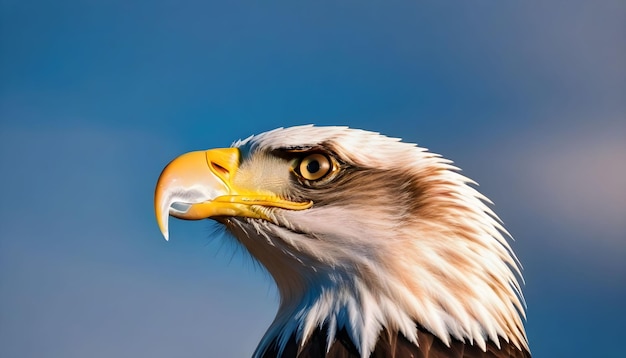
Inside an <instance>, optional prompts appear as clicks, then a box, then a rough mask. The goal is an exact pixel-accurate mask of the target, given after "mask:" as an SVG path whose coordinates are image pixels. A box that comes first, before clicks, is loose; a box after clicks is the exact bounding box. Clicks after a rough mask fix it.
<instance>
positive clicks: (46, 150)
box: [0, 0, 626, 358]
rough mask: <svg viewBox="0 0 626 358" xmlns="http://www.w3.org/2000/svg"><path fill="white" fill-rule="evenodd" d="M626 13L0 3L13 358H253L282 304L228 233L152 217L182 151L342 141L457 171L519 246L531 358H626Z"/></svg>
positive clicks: (2, 340) (5, 256)
mask: <svg viewBox="0 0 626 358" xmlns="http://www.w3.org/2000/svg"><path fill="white" fill-rule="evenodd" d="M625 34H626V5H625V3H624V2H623V1H619V0H616V1H604V0H600V1H579V0H571V1H497V2H488V1H473V2H445V3H444V2H424V1H418V0H411V1H408V0H406V1H405V0H402V1H400V0H398V1H384V2H382V1H379V2H374V1H362V0H358V1H357V0H334V1H324V0H322V1H262V2H261V1H242V0H234V1H219V2H218V1H197V2H193V1H191V2H190V1H174V0H170V1H161V0H159V1H132V2H131V1H126V0H124V1H122V0H111V1H71V0H61V1H55V2H51V1H16V0H1V1H0V120H1V123H0V168H2V169H1V173H2V174H1V175H0V191H1V195H2V200H0V356H2V357H7V358H9V357H59V358H60V357H63V358H71V357H245V356H250V355H251V354H252V352H253V350H254V347H255V346H256V343H257V342H258V341H259V339H260V338H261V336H262V334H263V332H264V330H265V328H266V327H267V326H268V325H269V324H270V322H271V320H272V318H273V315H274V313H275V310H276V308H277V294H276V291H275V289H274V287H273V284H272V282H271V280H270V278H269V277H268V276H267V274H265V273H264V272H263V271H261V270H259V269H257V268H255V265H254V264H253V263H252V262H251V260H250V259H249V258H246V256H245V255H242V254H241V251H240V250H238V249H237V247H236V245H233V244H232V242H231V241H229V240H228V239H226V238H223V237H219V236H218V235H215V234H214V230H215V227H214V224H212V223H211V222H210V221H203V222H180V221H172V222H171V224H170V225H171V240H170V242H165V241H164V240H163V239H162V237H161V236H160V233H159V231H158V228H157V225H156V222H155V220H154V217H153V209H152V195H153V189H154V185H155V182H156V180H157V177H158V175H159V173H160V171H161V169H162V168H163V167H164V165H165V164H167V162H169V160H171V159H172V158H174V157H175V156H177V155H179V154H181V153H183V152H187V151H190V150H197V149H205V148H211V147H223V146H228V145H230V143H231V142H232V141H234V140H235V139H238V138H242V137H247V136H248V135H250V134H254V133H258V132H262V131H265V130H269V129H273V128H275V127H280V126H291V125H295V124H306V123H316V124H320V125H329V124H338V125H349V126H352V127H358V128H363V129H369V130H374V131H379V132H382V133H384V134H387V135H390V136H396V137H402V138H404V139H405V140H406V141H410V142H416V143H419V144H420V145H422V146H425V147H428V148H430V149H432V150H433V151H436V152H439V153H442V154H443V155H445V156H446V157H448V158H450V159H453V160H454V161H455V162H456V163H457V165H459V166H460V167H462V168H463V170H464V173H465V174H467V175H468V176H470V177H472V178H474V179H475V180H477V181H478V182H479V183H480V184H481V187H480V188H481V191H482V192H483V193H485V194H486V195H487V196H489V197H490V198H491V199H493V201H494V202H495V203H496V206H495V209H496V211H497V212H498V213H499V215H500V216H501V217H502V219H503V220H504V222H505V224H506V226H507V228H508V229H509V230H510V232H511V233H512V234H513V235H514V236H515V238H516V241H515V243H514V244H513V247H514V249H515V250H516V252H517V254H518V256H519V258H520V260H521V261H522V263H523V265H524V267H525V270H524V275H525V278H526V286H525V290H524V291H525V294H526V299H527V302H528V322H527V331H528V335H529V338H530V345H531V349H532V351H533V353H534V356H535V357H590V356H593V357H618V356H620V355H623V352H624V351H623V333H624V322H625V321H626V307H625V306H624V302H626V179H625V178H626V65H625V64H626V41H624V39H625Z"/></svg>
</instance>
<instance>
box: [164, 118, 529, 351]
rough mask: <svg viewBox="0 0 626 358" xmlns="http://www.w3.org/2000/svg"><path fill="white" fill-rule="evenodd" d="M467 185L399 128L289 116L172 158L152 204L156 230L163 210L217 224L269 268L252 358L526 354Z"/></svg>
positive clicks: (510, 292) (497, 245)
mask: <svg viewBox="0 0 626 358" xmlns="http://www.w3.org/2000/svg"><path fill="white" fill-rule="evenodd" d="M473 184H474V183H473V182H472V181H471V180H470V179H468V178H466V177H464V176H463V175H461V174H459V172H458V169H457V168H456V167H454V166H453V165H452V162H451V161H449V160H446V159H443V158H442V157H441V156H439V155H437V154H434V153H431V152H429V151H427V150H426V149H424V148H421V147H418V146H416V145H414V144H408V143H404V142H401V141H400V140H399V139H396V138H389V137H386V136H383V135H380V134H378V133H373V132H368V131H363V130H357V129H350V128H346V127H315V126H298V127H291V128H279V129H276V130H273V131H269V132H266V133H263V134H259V135H255V136H251V137H249V138H247V139H245V140H240V141H237V142H235V143H234V144H233V145H232V147H231V148H227V149H212V150H207V151H199V152H191V153H187V154H184V155H182V156H180V157H178V158H176V159H174V160H173V161H172V162H171V163H170V164H168V165H167V167H166V168H165V169H164V170H163V172H162V174H161V176H160V178H159V180H158V183H157V187H156V193H155V210H156V217H157V221H158V224H159V227H160V229H161V231H162V233H163V235H164V236H165V238H166V239H167V238H168V224H167V223H168V216H174V217H176V218H180V219H188V220H197V219H205V218H211V219H214V220H216V221H218V222H219V223H221V224H223V225H224V226H225V227H226V229H227V230H228V231H229V232H230V233H231V234H232V236H233V237H234V238H236V240H237V241H238V242H239V243H240V244H241V245H243V246H244V247H245V248H246V249H247V250H248V251H249V252H250V254H251V255H252V256H253V257H254V258H255V259H256V260H258V261H259V262H260V263H261V264H262V265H263V266H264V267H265V268H266V269H267V270H268V271H269V273H270V274H271V276H272V277H273V278H274V280H275V282H276V285H277V287H278V290H279V293H280V306H279V309H278V312H277V314H276V317H275V319H274V322H273V323H272V324H271V326H270V327H269V329H268V330H267V332H266V334H265V336H264V337H263V339H262V341H261V342H260V344H259V346H258V348H257V350H256V352H255V356H257V357H270V356H285V357H287V356H296V355H301V356H315V355H316V354H318V355H319V356H333V355H334V354H333V352H347V353H346V355H345V356H354V357H369V356H385V355H387V353H388V355H389V356H396V357H400V356H401V354H400V352H402V350H401V349H406V351H407V352H409V351H410V352H413V351H416V352H417V351H419V352H421V353H423V355H417V354H416V355H414V356H416V357H417V356H424V357H427V356H429V355H427V354H426V353H424V352H427V351H434V350H440V351H443V352H444V353H443V354H444V356H446V357H453V356H459V357H462V356H463V353H462V352H461V353H460V355H458V354H457V353H458V352H457V353H455V354H452V353H450V354H446V353H445V351H446V350H450V352H452V350H455V352H456V351H458V349H457V348H458V347H462V348H463V351H465V352H471V351H476V352H478V353H484V354H487V352H495V353H494V354H496V355H494V356H506V357H509V356H511V357H513V356H519V357H526V356H529V355H528V344H527V339H526V334H525V332H524V326H523V322H522V320H523V318H524V315H525V313H524V308H525V305H524V302H523V297H522V294H521V290H520V285H519V281H518V278H519V279H521V275H520V271H519V264H518V262H517V259H516V258H515V255H514V254H513V252H512V250H511V248H510V246H509V244H508V243H507V240H506V236H508V233H507V232H506V230H505V229H504V228H503V226H502V225H501V222H500V220H499V219H498V217H497V216H496V214H495V213H494V212H493V211H492V210H491V209H490V208H489V206H488V204H490V202H489V201H488V199H487V198H486V197H484V196H483V195H481V194H480V193H479V192H478V191H476V190H475V189H474V187H473ZM455 347H457V348H455ZM312 352H317V353H312ZM433 356H434V355H433ZM476 356H480V355H476ZM485 356H487V355H485Z"/></svg>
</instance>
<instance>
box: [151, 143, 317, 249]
mask: <svg viewBox="0 0 626 358" xmlns="http://www.w3.org/2000/svg"><path fill="white" fill-rule="evenodd" d="M239 162H240V152H239V149H237V148H225V149H211V150H207V151H199V152H190V153H186V154H183V155H181V156H180V157H178V158H176V159H174V160H173V161H172V162H170V163H169V164H168V165H167V166H166V167H165V169H163V172H162V173H161V176H160V177H159V180H158V182H157V185H156V189H155V194H154V210H155V213H156V219H157V223H158V225H159V229H160V230H161V233H162V234H163V236H164V237H165V240H168V238H169V232H168V215H171V216H174V217H176V218H179V219H184V220H200V219H206V218H211V217H219V216H240V217H248V218H256V219H264V220H270V219H269V217H268V216H267V211H268V210H267V207H279V208H283V209H289V210H304V209H308V208H310V207H311V206H312V205H313V204H312V203H311V202H305V203H297V202H291V201H288V200H284V199H281V198H279V197H278V196H277V195H275V194H273V193H268V192H260V191H258V190H246V189H244V188H240V187H237V186H235V185H234V184H233V178H234V176H235V174H236V173H237V169H238V168H239Z"/></svg>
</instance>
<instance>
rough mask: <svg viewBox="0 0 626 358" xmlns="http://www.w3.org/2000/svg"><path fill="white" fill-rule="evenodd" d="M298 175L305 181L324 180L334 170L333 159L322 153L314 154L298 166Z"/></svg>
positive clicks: (305, 158)
mask: <svg viewBox="0 0 626 358" xmlns="http://www.w3.org/2000/svg"><path fill="white" fill-rule="evenodd" d="M297 169H298V170H297V172H298V174H299V175H300V176H301V177H302V178H303V179H305V180H318V179H322V178H323V177H324V176H326V175H327V174H328V173H330V172H331V171H332V169H333V162H332V161H331V159H330V158H329V157H328V156H326V155H324V154H321V153H314V154H310V155H307V156H306V157H304V158H303V159H302V160H301V161H300V163H299V164H297Z"/></svg>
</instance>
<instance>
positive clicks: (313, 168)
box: [306, 160, 320, 174]
mask: <svg viewBox="0 0 626 358" xmlns="http://www.w3.org/2000/svg"><path fill="white" fill-rule="evenodd" d="M306 170H307V171H308V172H309V173H311V174H315V173H317V172H318V171H319V170H320V162H318V161H317V160H312V161H310V162H309V163H308V164H307V165H306Z"/></svg>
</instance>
